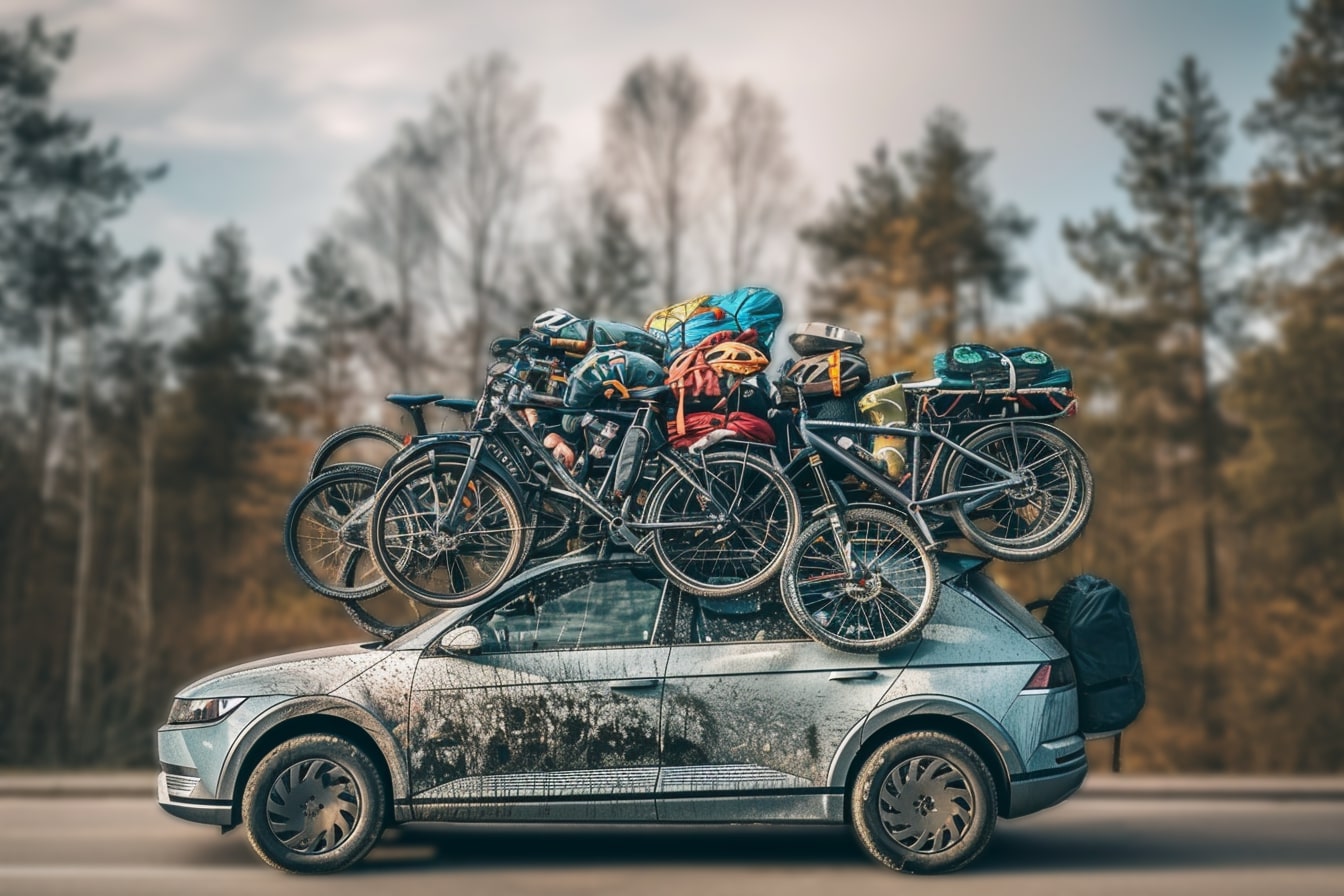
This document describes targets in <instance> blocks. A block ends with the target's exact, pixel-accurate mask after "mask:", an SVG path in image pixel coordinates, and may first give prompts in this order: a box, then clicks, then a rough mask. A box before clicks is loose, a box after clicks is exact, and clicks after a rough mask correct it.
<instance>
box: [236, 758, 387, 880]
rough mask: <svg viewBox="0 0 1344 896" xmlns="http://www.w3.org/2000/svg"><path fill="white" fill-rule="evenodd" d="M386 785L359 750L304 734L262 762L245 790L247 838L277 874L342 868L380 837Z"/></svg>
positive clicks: (368, 759)
mask: <svg viewBox="0 0 1344 896" xmlns="http://www.w3.org/2000/svg"><path fill="white" fill-rule="evenodd" d="M386 815H387V788H386V787H385V786H384V784H383V778H382V775H381V774H379V771H378V767H377V765H375V764H374V762H373V760H372V759H370V758H369V756H368V754H366V753H365V752H364V751H363V750H361V749H360V748H359V747H356V746H355V745H354V744H352V743H350V742H349V741H347V740H345V739H343V738H340V737H335V736H333V735H330V734H305V735H302V736H300V737H296V738H294V739H293V740H288V741H285V742H284V743H282V744H281V745H280V746H278V747H276V748H275V749H274V750H272V751H271V752H269V753H267V754H266V755H265V756H264V757H262V760H261V762H259V763H258V764H257V767H256V768H255V769H254V770H253V772H252V775H251V777H249V778H248V781H247V787H246V789H245V790H244V791H243V826H244V827H245V828H246V829H247V839H248V841H249V842H250V843H251V844H252V848H253V849H255V850H256V851H257V855H259V856H261V858H262V859H264V860H265V861H266V862H267V863H268V864H270V865H273V866H274V867H276V868H279V869H281V870H282V871H293V872H299V873H323V872H331V871H340V870H341V869H342V868H347V867H349V866H350V865H353V864H354V863H355V862H358V861H359V860H360V859H362V858H364V856H365V855H367V854H368V852H369V850H370V849H372V848H373V845H374V844H375V843H377V842H378V837H379V836H380V835H381V834H382V832H383V825H384V822H385V819H386Z"/></svg>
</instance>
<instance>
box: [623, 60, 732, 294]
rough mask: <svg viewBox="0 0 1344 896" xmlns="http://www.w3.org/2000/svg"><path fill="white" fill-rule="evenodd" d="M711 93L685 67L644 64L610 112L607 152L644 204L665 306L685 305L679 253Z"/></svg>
mask: <svg viewBox="0 0 1344 896" xmlns="http://www.w3.org/2000/svg"><path fill="white" fill-rule="evenodd" d="M707 104H708V91H707V90H706V88H705V83H704V81H703V79H702V78H701V77H700V75H699V73H698V72H696V71H695V69H694V68H692V66H691V64H690V62H689V61H687V60H686V59H674V60H672V61H670V62H667V63H659V62H657V61H656V60H653V59H646V60H645V61H643V62H641V63H640V64H639V65H637V66H635V68H634V69H632V70H631V71H630V72H629V73H628V74H627V75H626V76H625V80H624V81H622V82H621V86H620V89H619V90H618V91H617V93H616V98H615V100H614V101H613V102H612V104H611V105H610V106H609V107H608V109H607V137H606V140H607V145H606V152H607V157H608V161H609V163H610V166H611V170H612V172H613V174H614V175H615V177H616V178H617V180H618V183H619V185H620V186H621V187H623V188H624V189H626V190H630V191H633V192H634V193H636V194H637V195H638V196H639V197H640V198H641V200H642V204H643V207H644V212H645V214H646V215H647V216H648V221H649V225H650V228H651V230H652V232H653V237H654V240H655V241H656V242H657V243H658V244H660V245H661V252H660V253H659V254H658V255H657V256H656V257H655V260H656V263H657V266H658V268H659V272H658V273H659V275H660V279H661V280H662V286H663V290H662V292H663V300H664V301H666V302H668V303H671V302H675V301H677V300H678V299H679V298H681V295H680V291H681V288H682V287H681V278H682V261H683V259H682V246H683V243H684V241H685V236H686V231H687V227H688V225H689V223H690V220H691V217H692V208H691V196H692V195H693V189H692V186H691V181H692V178H693V177H694V175H695V172H696V163H697V159H696V145H697V140H698V138H699V136H700V132H701V129H702V127H703V122H704V117H705V110H706V106H707Z"/></svg>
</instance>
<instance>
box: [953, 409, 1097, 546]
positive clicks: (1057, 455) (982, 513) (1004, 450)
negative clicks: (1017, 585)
mask: <svg viewBox="0 0 1344 896" xmlns="http://www.w3.org/2000/svg"><path fill="white" fill-rule="evenodd" d="M962 446H963V447H964V448H966V449H967V450H968V451H970V452H972V453H975V454H979V455H983V456H984V457H986V458H989V459H991V460H993V461H994V462H995V463H997V464H999V465H1000V466H1003V467H1006V468H1008V469H1010V470H1014V471H1016V472H1020V473H1023V474H1024V475H1025V476H1026V477H1027V482H1026V483H1025V484H1024V485H1022V486H1020V487H1016V488H1011V489H1003V490H1002V491H999V492H997V493H996V494H994V495H992V496H991V497H989V498H988V499H986V500H983V501H979V502H976V501H974V500H971V501H963V502H961V503H955V502H954V503H952V504H949V505H948V511H949V513H950V515H951V517H952V520H953V522H955V523H956V525H957V528H958V529H960V530H961V533H962V535H963V536H965V538H966V540H967V541H969V542H970V543H971V544H973V545H975V546H976V547H977V548H979V549H980V550H982V551H984V552H985V553H986V554H989V555H990V556H991V557H997V558H998V559H1000V560H1010V561H1029V560H1039V559H1041V558H1043V557H1048V556H1050V555H1051V554H1055V553H1058V552H1059V551H1061V550H1063V549H1064V548H1066V547H1067V546H1068V545H1069V544H1070V543H1072V542H1073V540H1074V539H1076V538H1077V537H1078V536H1079V535H1080V534H1082V531H1083V527H1084V526H1086V525H1087V520H1088V518H1089V517H1090V516H1091V515H1092V500H1093V494H1094V488H1093V481H1092V469H1091V467H1090V466H1089V464H1088V462H1087V455H1086V454H1084V453H1083V450H1082V448H1081V447H1079V445H1078V443H1077V442H1075V441H1073V439H1071V438H1069V437H1068V436H1066V435H1064V433H1062V432H1060V431H1059V430H1058V429H1056V428H1055V427H1053V426H1048V425H1046V424H1041V423H1001V424H996V425H993V426H988V427H986V428H984V429H981V430H978V431H977V432H975V433H973V434H972V435H971V436H970V437H968V438H967V439H966V441H965V442H963V443H962ZM999 478H1000V477H999V476H998V474H996V473H994V472H993V471H991V470H988V469H986V468H985V467H984V466H982V465H981V464H979V463H977V462H976V461H975V460H974V459H972V458H967V457H964V456H962V455H960V454H958V455H956V456H955V457H953V458H952V459H951V460H950V461H949V462H948V465H947V471H946V479H945V480H944V488H945V489H946V490H947V491H949V492H952V491H958V490H962V489H968V488H975V487H977V486H983V485H987V484H991V483H993V482H995V481H998V479H999Z"/></svg>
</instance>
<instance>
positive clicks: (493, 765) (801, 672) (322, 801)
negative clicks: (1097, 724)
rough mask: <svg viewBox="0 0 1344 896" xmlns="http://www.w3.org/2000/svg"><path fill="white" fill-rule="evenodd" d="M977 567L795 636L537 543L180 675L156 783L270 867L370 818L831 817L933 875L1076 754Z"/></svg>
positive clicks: (1008, 610) (1052, 696) (1043, 673)
mask: <svg viewBox="0 0 1344 896" xmlns="http://www.w3.org/2000/svg"><path fill="white" fill-rule="evenodd" d="M984 562H985V561H983V560H979V559H975V558H970V557H965V556H961V555H955V554H944V555H942V557H941V567H942V570H943V576H944V583H943V586H942V592H941V594H940V598H939V604H938V609H937V611H936V614H935V615H934V617H933V619H932V621H931V622H930V623H929V624H928V625H927V626H926V627H925V628H924V630H923V632H922V633H921V636H920V637H919V638H918V639H917V640H915V641H914V642H912V643H910V644H907V645H905V646H903V647H900V648H898V649H896V650H893V651H890V652H888V653H884V654H879V655H858V654H847V653H840V652H838V651H835V650H832V649H829V648H827V647H824V646H822V645H820V644H818V643H816V642H814V641H812V640H810V639H808V638H807V637H806V636H805V635H803V633H802V632H801V631H799V629H798V628H797V627H796V626H795V625H794V623H793V622H792V621H791V620H790V619H789V616H788V614H787V613H786V612H785V610H784V608H783V606H782V605H781V604H780V602H779V600H778V597H777V595H775V594H772V593H768V592H767V593H763V594H760V595H754V596H748V597H745V598H735V599H731V600H717V601H710V600H699V599H697V598H695V597H693V596H690V595H687V594H684V593H682V592H680V591H678V590H677V589H676V588H674V587H671V586H669V585H668V584H667V583H666V582H665V581H664V580H663V579H661V578H660V577H658V574H657V573H656V571H654V570H653V569H652V568H651V567H650V566H648V565H647V563H646V562H645V561H642V560H640V559H639V558H637V557H633V556H630V557H617V558H615V559H611V560H605V561H597V560H595V559H592V558H570V559H564V560H559V561H555V562H552V563H548V564H546V565H543V566H539V567H537V568H535V569H532V570H530V571H528V572H527V573H525V574H523V575H521V576H519V577H517V578H516V579H514V580H513V581H512V582H510V583H509V584H508V585H507V586H506V587H504V588H503V589H501V590H500V591H499V592H498V593H497V594H496V595H494V596H493V597H492V598H490V599H488V600H486V601H484V602H482V603H480V604H478V605H475V606H473V607H468V608H465V609H462V610H456V611H450V612H446V613H444V614H442V615H440V616H438V617H436V618H434V619H431V620H429V621H427V622H425V623H423V624H422V625H420V626H418V627H417V628H415V629H413V630H411V631H410V632H409V633H407V634H405V635H403V636H402V637H400V638H398V639H396V640H394V641H392V642H390V643H386V644H377V643H375V644H362V645H350V646H346V647H332V648H328V649H324V650H315V651H309V652H306V653H296V654H290V655H287V656H280V657H275V658H272V659H266V660H261V661H258V662H253V663H249V664H246V665H243V666H238V667H235V668H233V669H229V670H227V671H225V672H221V673H219V674H217V675H212V676H210V677H208V678H204V679H202V680H201V681H198V682H196V683H195V684H193V685H191V686H190V687H187V688H186V689H184V690H183V691H182V692H181V693H180V694H179V695H178V697H177V699H176V700H175V701H174V702H173V708H172V712H171V715H170V718H169V721H168V724H167V725H165V726H164V727H163V728H161V729H159V735H158V740H159V758H160V761H161V763H162V773H161V774H160V775H159V779H158V799H159V803H160V805H162V806H163V808H164V809H166V810H167V811H168V812H170V813H172V814H173V815H176V816H179V817H181V818H186V819H189V820H192V821H198V822H203V823H206V824H215V825H220V826H221V827H223V828H224V829H225V830H228V829H230V828H232V827H234V826H236V825H240V824H241V825H242V826H243V827H244V828H245V829H246V830H247V835H248V838H249V840H250V841H251V843H252V845H253V847H254V848H255V849H256V851H257V852H258V854H259V855H260V856H261V857H262V858H263V859H264V860H266V861H267V862H269V863H270V864H272V865H274V866H276V867H278V868H282V869H285V870H289V871H334V870H337V869H340V868H344V867H346V866H347V865H350V864H351V863H354V862H357V861H359V860H360V859H361V858H362V857H363V856H364V855H365V854H367V853H368V851H369V850H370V849H371V848H372V847H373V846H374V844H375V843H376V841H377V840H378V838H379V835H380V834H381V832H382V831H383V829H384V827H385V826H386V825H388V824H401V823H405V822H417V821H436V822H441V821H470V822H481V821H492V820H498V821H510V822H517V821H524V820H534V821H552V822H566V821H578V822H647V821H666V822H677V823H687V822H739V823H740V822H800V821H801V822H833V823H836V824H842V823H848V824H851V825H853V828H854V831H855V833H856V835H857V838H858V841H859V843H860V844H861V845H862V846H863V848H864V849H865V850H866V851H867V852H868V853H869V854H870V855H871V856H872V857H873V858H874V859H876V860H877V861H879V862H881V863H883V864H885V865H887V866H889V867H891V868H894V869H898V870H902V871H914V872H936V871H951V870H954V869H956V868H960V867H962V866H963V865H965V864H966V863H968V862H970V861H971V860H972V859H974V858H975V857H976V856H977V855H979V853H980V852H981V850H983V849H984V847H985V844H986V843H987V842H988V840H989V837H990V835H991V833H992V832H993V830H994V824H995V821H996V819H997V818H998V817H999V816H1004V817H1015V816H1020V815H1025V814H1027V813H1029V812H1035V811H1037V810H1039V809H1043V808H1045V807H1047V806H1051V805H1053V804H1055V803H1058V802H1059V801H1060V800H1062V799H1064V798H1065V797H1067V796H1068V795H1070V794H1071V793H1073V792H1074V791H1075V790H1076V789H1077V788H1078V786H1079V785H1080V784H1081V783H1082V780H1083V776H1084V775H1085V774H1086V773H1087V759H1086V757H1085V755H1084V751H1083V737H1082V735H1081V734H1080V733H1079V731H1078V708H1077V690H1076V688H1075V686H1074V683H1073V671H1072V667H1071V665H1070V663H1069V660H1068V656H1067V654H1066V652H1065V650H1064V648H1063V647H1061V646H1060V644H1059V643H1058V642H1057V641H1056V640H1055V639H1054V638H1053V637H1051V636H1050V633H1049V632H1048V631H1047V630H1046V629H1045V628H1043V627H1042V626H1041V625H1040V623H1038V622H1037V621H1036V619H1035V618H1034V617H1033V616H1032V615H1031V614H1029V613H1028V612H1027V611H1026V610H1024V609H1023V608H1022V607H1021V606H1020V605H1019V604H1018V603H1017V602H1016V601H1015V600H1014V599H1013V598H1012V597H1010V596H1009V595H1007V594H1005V593H1004V592H1003V591H1002V590H1001V589H1000V588H999V587H998V586H997V585H995V583H994V582H993V581H992V580H991V579H990V578H989V577H988V576H987V575H986V574H985V572H984V570H983V569H982V567H983V564H984Z"/></svg>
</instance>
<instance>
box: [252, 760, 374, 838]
mask: <svg viewBox="0 0 1344 896" xmlns="http://www.w3.org/2000/svg"><path fill="white" fill-rule="evenodd" d="M359 817H360V803H359V788H358V786H357V785H356V784H355V782H354V780H353V779H352V778H351V776H350V773H349V772H348V771H346V769H344V768H343V767H341V766H340V765H338V764H337V763H335V762H332V761H330V760H327V759H305V760H303V761H302V762H296V763H295V764H294V765H291V766H290V767H289V768H287V769H285V770H284V771H283V772H281V773H280V774H279V775H277V776H276V778H275V782H274V783H273V784H272V785H271V790H270V793H269V794H267V796H266V822H267V824H268V825H269V826H270V829H271V833H272V834H274V835H275V836H276V838H277V839H278V840H279V841H280V843H281V844H282V845H283V846H284V847H285V848H286V849H289V850H292V851H294V852H301V853H308V854H311V855H318V854H321V853H325V852H330V851H331V850H333V849H336V848H337V847H338V846H340V845H341V844H342V843H344V842H345V840H346V838H348V837H349V836H350V832H351V831H352V830H354V827H355V825H356V824H358V823H359Z"/></svg>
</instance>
